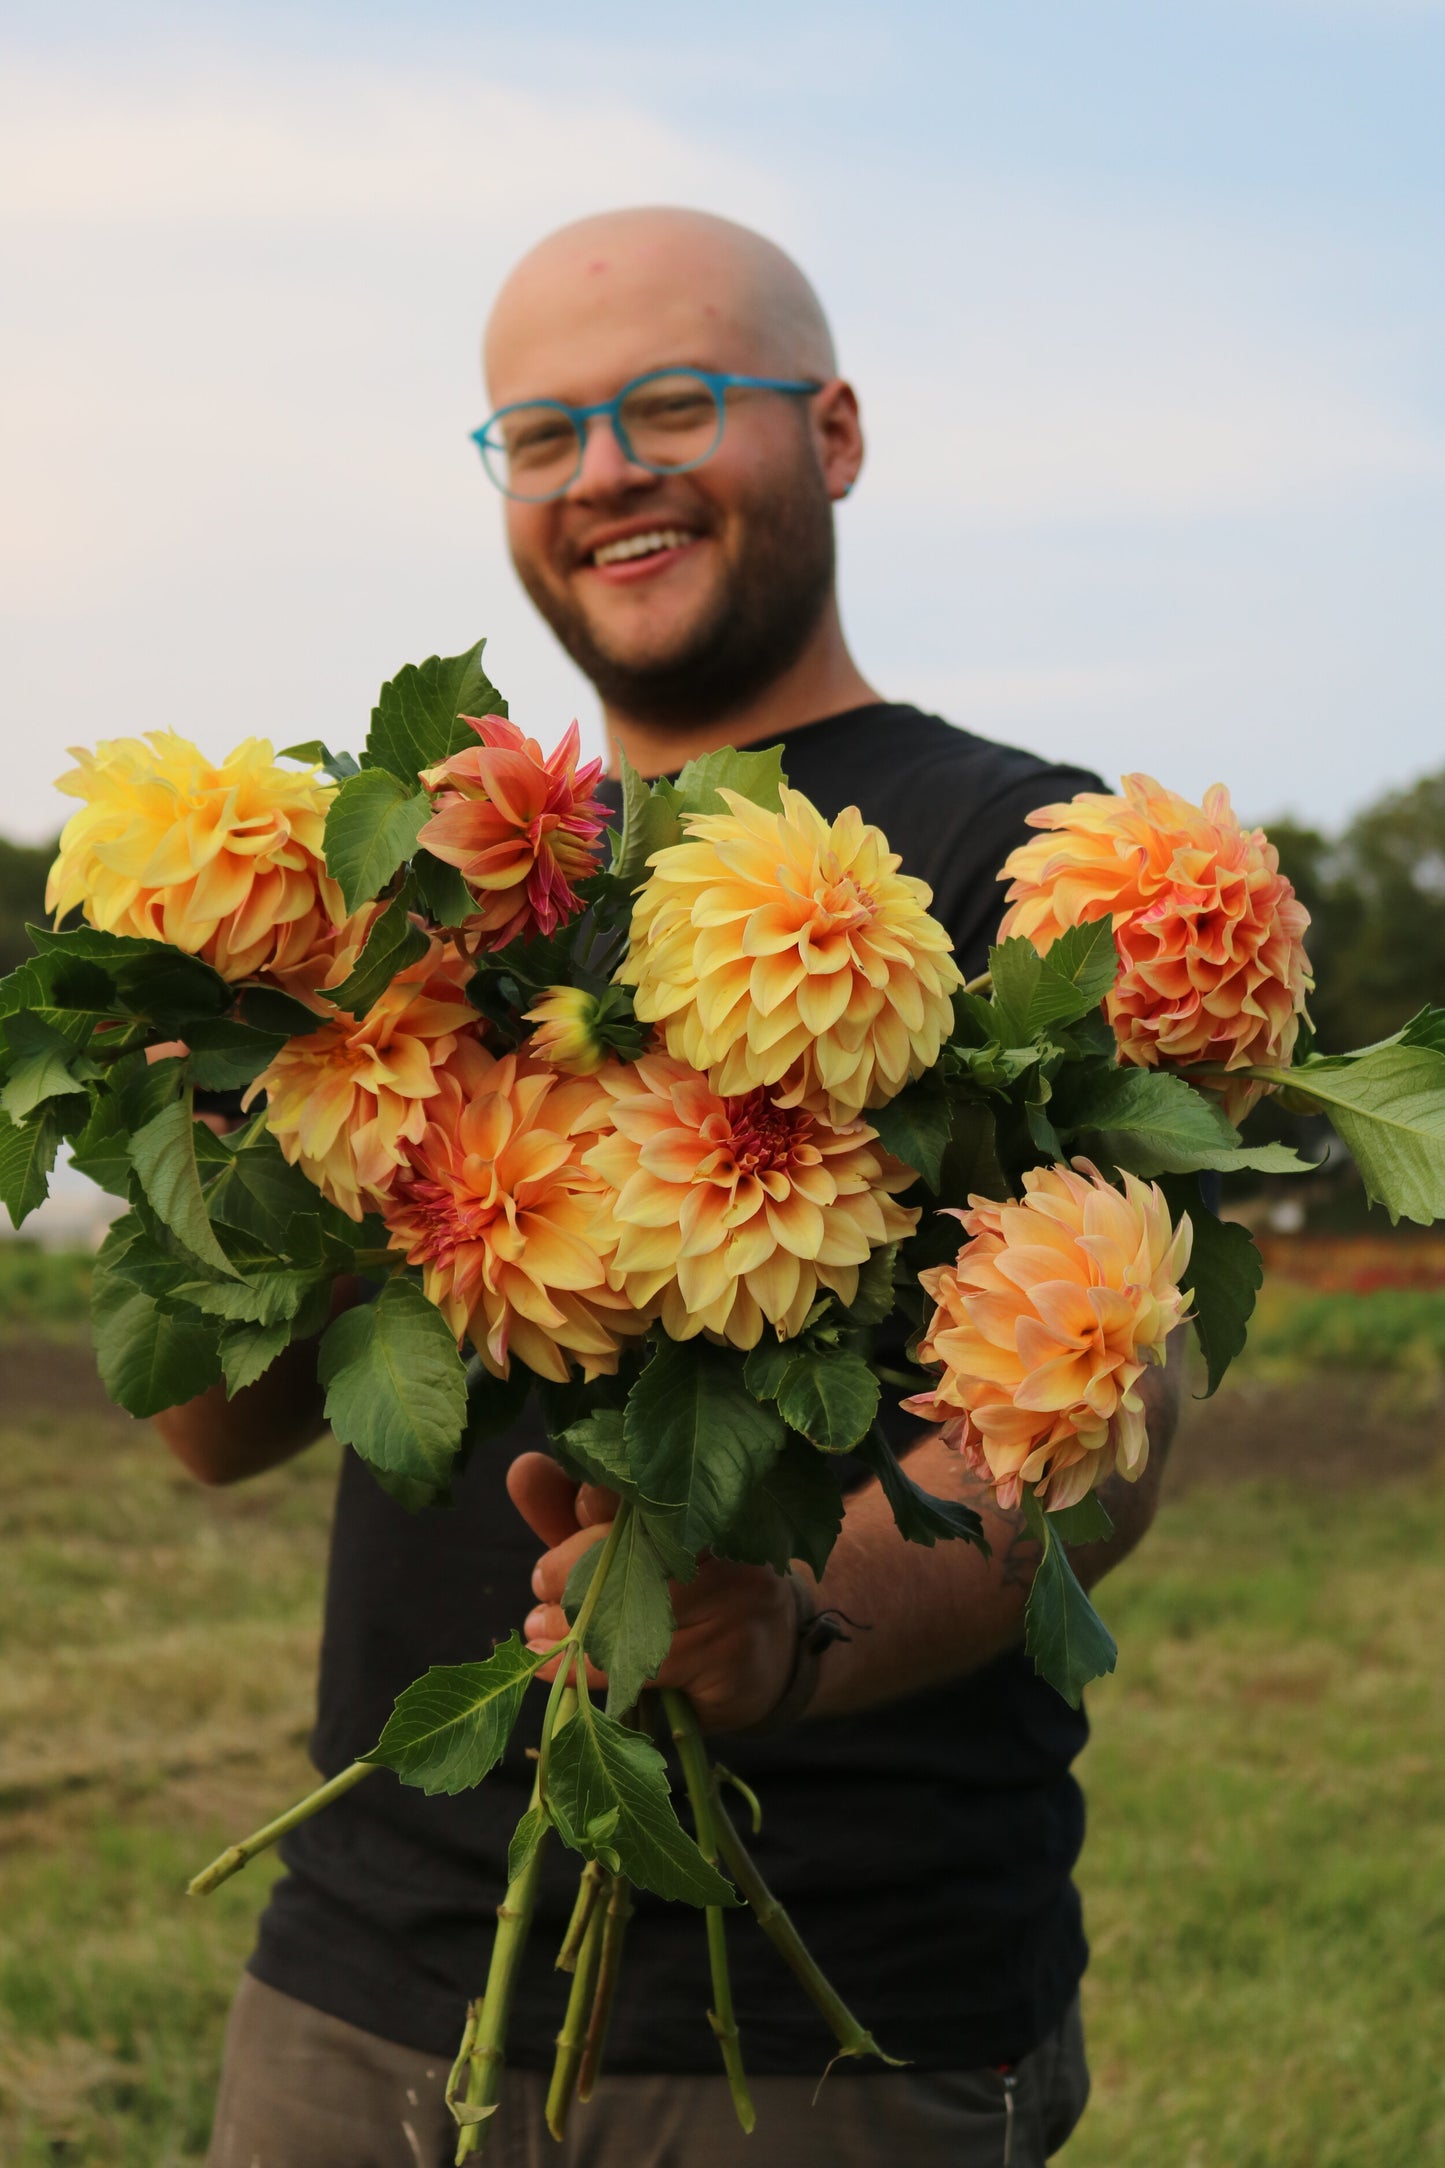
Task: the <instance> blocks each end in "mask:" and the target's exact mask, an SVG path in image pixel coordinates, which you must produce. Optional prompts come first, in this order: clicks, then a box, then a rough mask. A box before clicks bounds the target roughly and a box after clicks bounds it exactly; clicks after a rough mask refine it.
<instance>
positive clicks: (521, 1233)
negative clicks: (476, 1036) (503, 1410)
mask: <svg viewBox="0 0 1445 2168" xmlns="http://www.w3.org/2000/svg"><path fill="white" fill-rule="evenodd" d="M440 1082H441V1087H442V1088H441V1090H440V1092H439V1093H438V1095H437V1097H436V1099H435V1100H434V1101H433V1103H432V1106H431V1109H430V1115H431V1118H430V1120H429V1121H428V1123H427V1126H426V1130H425V1132H424V1134H423V1136H422V1138H421V1141H420V1143H419V1144H415V1145H413V1146H412V1147H411V1150H410V1153H409V1155H408V1164H407V1166H406V1168H405V1170H404V1171H403V1172H402V1173H401V1174H399V1175H398V1176H397V1178H396V1180H395V1181H394V1182H393V1183H392V1185H391V1189H390V1192H389V1194H388V1196H387V1198H386V1200H385V1202H384V1203H383V1206H382V1211H383V1214H384V1216H385V1219H386V1223H387V1226H388V1227H389V1229H390V1230H391V1240H392V1245H393V1247H394V1248H396V1249H398V1250H400V1251H401V1252H402V1254H403V1255H404V1256H405V1258H406V1260H407V1262H408V1263H409V1264H413V1265H420V1266H421V1268H422V1284H423V1286H424V1287H425V1289H426V1293H427V1296H428V1298H429V1299H430V1300H431V1301H432V1302H434V1303H435V1304H436V1306H437V1308H438V1309H439V1310H440V1311H441V1313H442V1315H443V1316H444V1317H445V1318H446V1320H447V1323H448V1324H449V1325H450V1326H451V1328H452V1330H453V1332H454V1333H455V1334H456V1336H457V1338H458V1340H460V1339H462V1337H463V1336H464V1335H467V1334H469V1335H470V1337H471V1341H472V1344H473V1346H474V1347H475V1348H476V1351H477V1353H478V1354H479V1355H480V1356H481V1358H482V1361H483V1362H484V1363H485V1365H486V1367H487V1369H488V1370H490V1371H491V1372H492V1373H493V1374H494V1375H495V1376H498V1377H506V1376H507V1375H508V1374H509V1371H510V1366H511V1358H512V1356H514V1355H518V1356H520V1357H521V1359H522V1361H523V1362H524V1363H526V1364H527V1366H528V1368H529V1369H531V1370H535V1371H536V1372H537V1374H538V1376H539V1377H544V1378H552V1379H555V1380H556V1381H557V1383H559V1384H561V1383H563V1382H564V1381H565V1380H566V1378H567V1376H568V1374H569V1370H570V1367H571V1365H572V1364H574V1363H577V1364H580V1365H581V1368H582V1373H583V1375H584V1377H588V1378H594V1377H600V1376H603V1375H607V1374H610V1373H611V1372H612V1371H614V1370H615V1369H616V1368H617V1354H618V1344H619V1341H620V1339H621V1338H622V1337H623V1336H624V1335H626V1334H628V1333H636V1332H641V1331H642V1330H643V1328H644V1326H645V1323H646V1320H645V1319H644V1318H642V1317H639V1316H638V1315H637V1312H636V1310H635V1309H634V1307H633V1304H632V1303H631V1301H630V1300H629V1298H628V1296H627V1295H626V1294H624V1293H622V1292H620V1291H619V1290H618V1289H617V1288H616V1287H615V1286H614V1285H613V1284H612V1282H611V1280H610V1279H609V1275H608V1264H609V1260H610V1258H611V1255H612V1250H613V1246H614V1243H615V1240H616V1235H615V1230H614V1228H613V1224H612V1215H611V1205H612V1200H611V1198H610V1196H609V1194H608V1191H607V1185H606V1183H605V1182H604V1181H603V1179H602V1178H601V1176H600V1175H597V1174H594V1173H592V1172H590V1171H589V1169H588V1168H587V1166H586V1165H585V1163H584V1155H585V1152H586V1148H587V1146H588V1145H589V1144H591V1143H592V1142H593V1140H594V1139H595V1137H596V1135H597V1132H598V1130H599V1129H600V1128H601V1127H602V1126H603V1125H604V1124H605V1123H606V1121H607V1120H608V1118H609V1111H610V1107H609V1101H608V1099H607V1095H606V1094H605V1092H603V1091H602V1090H601V1089H600V1088H599V1086H598V1084H597V1082H596V1081H595V1080H593V1079H591V1078H586V1077H562V1076H559V1075H558V1074H557V1072H556V1070H555V1069H548V1068H545V1067H543V1066H541V1065H540V1064H537V1065H534V1064H532V1063H530V1062H529V1061H528V1060H527V1059H526V1057H525V1056H524V1055H518V1054H508V1055H506V1056H504V1057H503V1058H501V1059H497V1058H495V1057H494V1056H492V1055H490V1054H488V1053H487V1052H486V1050H485V1049H484V1048H483V1047H482V1046H480V1045H479V1044H478V1043H477V1042H476V1041H475V1040H470V1041H467V1042H465V1043H463V1044H462V1045H460V1046H459V1047H458V1048H457V1051H456V1053H455V1055H454V1056H453V1057H452V1060H451V1061H450V1062H449V1063H448V1064H447V1067H446V1069H445V1070H444V1071H443V1072H442V1074H441V1078H440Z"/></svg>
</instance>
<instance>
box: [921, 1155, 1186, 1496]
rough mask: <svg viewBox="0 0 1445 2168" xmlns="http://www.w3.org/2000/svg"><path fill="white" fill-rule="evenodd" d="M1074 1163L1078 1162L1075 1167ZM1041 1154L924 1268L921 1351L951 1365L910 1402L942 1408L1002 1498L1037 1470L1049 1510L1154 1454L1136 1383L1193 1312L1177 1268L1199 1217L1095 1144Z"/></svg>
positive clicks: (950, 1435)
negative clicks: (1107, 1168)
mask: <svg viewBox="0 0 1445 2168" xmlns="http://www.w3.org/2000/svg"><path fill="white" fill-rule="evenodd" d="M1074 1169H1077V1170H1078V1171H1077V1172H1075V1171H1074ZM1074 1169H1070V1168H1068V1167H1035V1168H1033V1169H1031V1170H1030V1172H1029V1173H1028V1174H1026V1175H1025V1176H1024V1192H1025V1194H1024V1196H1023V1199H1022V1201H1021V1202H1019V1203H1017V1204H996V1203H994V1202H993V1201H992V1200H991V1199H990V1198H987V1197H970V1198H969V1210H968V1211H966V1212H958V1213H955V1214H954V1215H953V1216H954V1217H955V1218H957V1219H959V1220H961V1221H962V1222H963V1226H964V1229H965V1231H966V1232H967V1234H968V1236H969V1240H968V1241H966V1242H965V1243H964V1245H963V1248H962V1249H961V1250H960V1251H959V1253H958V1257H957V1259H956V1261H955V1262H954V1263H953V1264H951V1265H935V1266H934V1267H933V1268H932V1269H931V1270H930V1271H927V1272H923V1273H920V1275H919V1278H920V1281H921V1283H922V1285H923V1288H924V1290H925V1292H926V1293H927V1294H929V1295H931V1296H932V1298H933V1300H934V1302H935V1304H936V1305H937V1307H936V1309H935V1310H934V1313H933V1317H932V1320H931V1322H930V1324H929V1326H928V1330H927V1332H926V1333H925V1335H924V1337H923V1339H922V1340H921V1341H920V1343H919V1349H918V1354H919V1360H920V1361H921V1362H924V1363H937V1364H940V1365H941V1366H942V1371H943V1375H942V1377H941V1378H940V1379H939V1382H938V1383H937V1385H935V1386H934V1387H933V1388H932V1389H931V1391H929V1392H926V1393H917V1394H915V1395H914V1397H913V1398H912V1399H911V1400H905V1401H904V1403H903V1405H904V1407H905V1408H907V1409H908V1410H909V1412H910V1414H913V1415H921V1416H924V1417H925V1418H926V1419H927V1420H928V1421H930V1422H935V1423H939V1424H941V1425H942V1428H943V1435H944V1437H945V1438H946V1439H947V1441H948V1443H949V1444H950V1445H953V1446H956V1447H957V1448H958V1449H959V1450H960V1451H961V1453H962V1454H963V1457H964V1459H965V1460H966V1461H967V1462H968V1464H969V1466H970V1467H971V1468H973V1469H974V1470H975V1471H976V1473H978V1474H979V1475H982V1476H986V1477H987V1478H988V1479H989V1481H990V1482H992V1483H993V1484H994V1485H995V1487H996V1489H997V1492H998V1499H999V1503H1000V1505H1002V1506H1016V1505H1017V1504H1018V1503H1019V1499H1020V1497H1021V1496H1022V1490H1023V1485H1024V1484H1025V1483H1031V1484H1033V1485H1034V1487H1035V1489H1036V1491H1037V1493H1038V1496H1039V1498H1040V1500H1041V1501H1042V1502H1046V1503H1047V1504H1048V1506H1049V1508H1050V1509H1051V1510H1052V1509H1054V1508H1056V1507H1060V1506H1071V1505H1074V1504H1075V1503H1076V1502H1077V1501H1078V1500H1079V1499H1080V1498H1082V1497H1083V1496H1084V1494H1085V1492H1086V1491H1089V1490H1092V1489H1093V1488H1094V1486H1095V1484H1097V1483H1101V1482H1102V1481H1103V1480H1104V1478H1105V1476H1107V1475H1110V1474H1112V1473H1113V1471H1114V1469H1115V1468H1116V1467H1117V1468H1118V1471H1119V1473H1120V1474H1121V1475H1122V1476H1124V1477H1126V1478H1127V1479H1128V1480H1129V1481H1130V1482H1133V1481H1135V1480H1136V1479H1137V1478H1138V1476H1139V1475H1140V1474H1141V1473H1142V1472H1143V1468H1144V1463H1145V1461H1146V1460H1147V1459H1148V1457H1149V1433H1148V1429H1147V1427H1146V1424H1145V1415H1144V1403H1143V1401H1142V1399H1141V1398H1140V1396H1139V1394H1138V1393H1136V1392H1135V1390H1134V1386H1135V1384H1136V1383H1137V1381H1138V1379H1139V1377H1140V1376H1141V1375H1142V1373H1143V1369H1144V1366H1145V1364H1146V1363H1157V1362H1162V1361H1163V1360H1164V1343H1165V1341H1166V1340H1167V1339H1168V1337H1169V1334H1170V1332H1171V1331H1172V1330H1173V1328H1174V1327H1175V1326H1176V1325H1177V1324H1178V1323H1179V1322H1180V1321H1181V1319H1182V1318H1183V1317H1184V1315H1185V1298H1184V1297H1183V1296H1182V1295H1181V1294H1180V1292H1179V1277H1180V1274H1181V1273H1182V1272H1183V1270H1184V1268H1185V1266H1186V1265H1187V1264H1188V1262H1189V1249H1190V1244H1191V1241H1192V1239H1193V1229H1192V1227H1191V1226H1190V1223H1189V1221H1188V1219H1187V1218H1186V1219H1181V1220H1180V1222H1179V1225H1178V1227H1177V1228H1176V1227H1174V1226H1173V1225H1171V1223H1170V1219H1169V1207H1168V1205H1167V1204H1166V1203H1165V1201H1164V1197H1163V1194H1162V1192H1161V1191H1160V1190H1159V1188H1158V1186H1157V1184H1155V1183H1152V1182H1150V1183H1145V1182H1141V1181H1139V1180H1137V1178H1136V1177H1135V1176H1134V1175H1132V1174H1126V1175H1125V1176H1124V1178H1123V1179H1124V1193H1123V1195H1122V1196H1121V1195H1120V1194H1119V1192H1118V1190H1116V1189H1112V1188H1111V1187H1110V1185H1109V1184H1108V1183H1107V1182H1106V1181H1105V1180H1104V1177H1103V1176H1102V1175H1101V1174H1100V1173H1099V1172H1098V1170H1097V1169H1096V1168H1094V1167H1092V1166H1091V1165H1090V1164H1089V1162H1088V1160H1086V1159H1077V1160H1075V1162H1074Z"/></svg>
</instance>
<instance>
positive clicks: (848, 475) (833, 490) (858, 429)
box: [810, 376, 863, 504]
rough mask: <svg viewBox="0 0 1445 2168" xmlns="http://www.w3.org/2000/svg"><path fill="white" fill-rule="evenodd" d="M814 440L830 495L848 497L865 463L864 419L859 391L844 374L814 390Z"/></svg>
mask: <svg viewBox="0 0 1445 2168" xmlns="http://www.w3.org/2000/svg"><path fill="white" fill-rule="evenodd" d="M810 420H811V424H812V430H813V442H814V444H815V445H816V447H817V452H818V465H819V467H820V468H821V469H822V474H823V481H824V483H825V485H826V487H827V491H828V495H829V496H830V497H831V498H832V499H833V502H834V503H835V504H836V503H837V501H838V499H839V498H840V497H846V496H847V494H848V492H849V490H850V489H851V488H852V487H853V484H854V482H855V481H856V480H857V479H858V473H859V470H860V468H861V467H862V465H863V423H862V420H861V417H860V416H859V413H858V395H857V393H856V392H855V391H854V389H853V387H852V385H851V384H849V383H846V382H845V381H844V379H843V378H842V377H840V376H839V377H834V378H833V379H832V381H831V382H830V383H827V384H825V385H824V386H823V389H822V390H821V391H820V392H815V393H814V394H813V398H812V402H811V406H810Z"/></svg>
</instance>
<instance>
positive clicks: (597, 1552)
mask: <svg viewBox="0 0 1445 2168" xmlns="http://www.w3.org/2000/svg"><path fill="white" fill-rule="evenodd" d="M602 1550H603V1546H602V1544H601V1543H594V1544H593V1545H592V1547H591V1549H590V1550H586V1551H584V1552H583V1553H582V1556H581V1557H580V1558H579V1559H578V1561H577V1563H576V1565H575V1566H574V1567H573V1568H572V1571H571V1574H570V1575H569V1576H568V1580H567V1588H566V1592H565V1594H564V1595H563V1598H562V1603H563V1608H564V1609H565V1611H566V1613H567V1617H568V1620H569V1622H570V1621H572V1620H573V1619H575V1618H576V1616H577V1613H578V1612H579V1611H580V1610H581V1608H582V1602H583V1599H584V1597H585V1596H586V1594H587V1591H588V1589H589V1588H590V1587H591V1586H592V1577H593V1575H594V1574H595V1572H596V1570H597V1562H598V1560H599V1559H600V1558H601V1556H602ZM676 1623H677V1622H676V1620H675V1619H674V1618H673V1615H672V1598H671V1596H670V1595H669V1594H668V1589H667V1567H666V1565H665V1564H664V1562H663V1560H662V1558H661V1556H660V1555H659V1553H658V1549H657V1546H656V1544H655V1543H654V1542H653V1540H652V1537H651V1535H650V1534H649V1533H648V1529H647V1523H646V1521H645V1520H644V1519H643V1517H642V1515H641V1514H639V1513H630V1514H629V1515H628V1517H627V1522H626V1525H625V1527H624V1528H623V1531H622V1534H621V1535H620V1536H619V1537H618V1539H617V1548H616V1550H615V1551H614V1552H613V1554H612V1561H611V1564H610V1565H609V1567H608V1569H607V1579H606V1580H605V1581H604V1582H603V1584H602V1592H601V1594H600V1595H599V1596H598V1598H597V1608H596V1610H595V1611H594V1612H593V1614H592V1617H591V1619H590V1621H589V1622H588V1627H587V1653H588V1655H589V1656H590V1657H591V1658H592V1661H593V1663H595V1664H596V1665H598V1666H599V1668H600V1669H601V1670H603V1671H605V1672H606V1673H607V1713H608V1715H609V1716H625V1715H626V1714H627V1711H628V1710H629V1709H633V1708H635V1707H636V1706H637V1697H638V1695H639V1694H640V1693H641V1692H642V1689H643V1687H644V1686H646V1685H647V1683H648V1681H649V1680H650V1679H655V1678H656V1676H657V1674H658V1671H659V1669H660V1668H661V1666H662V1665H663V1663H665V1661H666V1659H667V1652H668V1650H669V1649H670V1648H671V1647H672V1635H673V1628H674V1626H675V1625H676Z"/></svg>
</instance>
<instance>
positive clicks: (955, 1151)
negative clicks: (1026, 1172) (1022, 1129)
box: [939, 1100, 1008, 1248]
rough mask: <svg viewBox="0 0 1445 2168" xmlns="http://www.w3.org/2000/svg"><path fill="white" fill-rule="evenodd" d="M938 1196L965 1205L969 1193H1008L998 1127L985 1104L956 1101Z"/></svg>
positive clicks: (992, 1194)
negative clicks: (1000, 1160)
mask: <svg viewBox="0 0 1445 2168" xmlns="http://www.w3.org/2000/svg"><path fill="white" fill-rule="evenodd" d="M939 1195H940V1197H941V1198H942V1200H943V1202H944V1203H945V1204H948V1205H954V1206H962V1205H965V1204H967V1202H968V1200H969V1198H970V1197H972V1196H980V1197H1006V1196H1007V1195H1008V1183H1007V1182H1006V1181H1005V1180H1004V1173H1003V1169H1002V1167H1001V1166H1000V1165H999V1160H998V1127H997V1124H996V1122H995V1120H994V1117H993V1113H992V1111H991V1110H990V1109H989V1108H988V1107H985V1106H980V1105H978V1104H977V1103H976V1102H970V1101H967V1100H964V1101H958V1102H956V1103H955V1105H954V1110H953V1135H952V1137H951V1139H950V1141H949V1146H948V1150H947V1152H946V1153H945V1154H944V1159H943V1172H942V1175H941V1178H940V1182H939ZM954 1247H955V1248H957V1243H955V1245H954Z"/></svg>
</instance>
